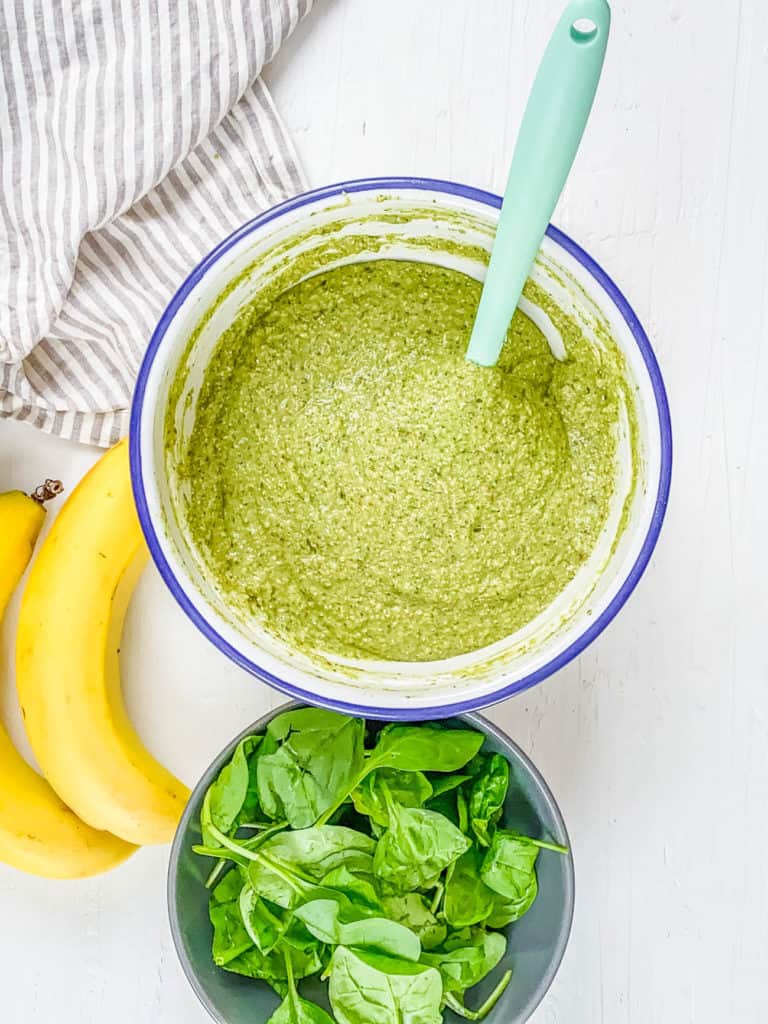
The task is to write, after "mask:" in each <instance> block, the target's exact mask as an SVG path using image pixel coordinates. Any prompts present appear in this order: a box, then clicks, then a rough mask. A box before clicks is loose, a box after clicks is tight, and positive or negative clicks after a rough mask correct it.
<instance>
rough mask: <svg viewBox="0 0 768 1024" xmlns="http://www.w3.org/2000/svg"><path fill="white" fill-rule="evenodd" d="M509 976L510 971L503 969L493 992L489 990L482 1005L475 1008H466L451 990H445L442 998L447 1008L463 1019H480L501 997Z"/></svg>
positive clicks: (486, 1014) (485, 1015)
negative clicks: (489, 992)
mask: <svg viewBox="0 0 768 1024" xmlns="http://www.w3.org/2000/svg"><path fill="white" fill-rule="evenodd" d="M511 977H512V971H511V970H510V971H505V972H504V974H502V976H501V978H500V980H499V983H498V985H497V986H496V988H495V989H494V990H493V992H491V994H490V995H489V996H488V998H487V999H486V1000H485V1002H484V1003H483V1005H482V1006H480V1007H478V1009H477V1010H470V1009H468V1008H467V1007H466V1006H465V1005H464V1004H463V1003H462V1002H461V1001H460V1000H459V999H457V998H456V996H455V995H453V993H452V992H446V994H445V995H444V996H443V1000H444V1002H445V1005H446V1006H447V1007H448V1009H449V1010H453V1012H454V1013H457V1014H458V1015H459V1016H460V1017H463V1018H464V1019H465V1020H482V1019H483V1018H484V1017H487V1016H488V1014H489V1013H490V1012H491V1010H492V1009H493V1008H494V1006H495V1005H496V1003H497V1002H498V1001H499V999H501V996H502V993H503V992H504V989H505V988H506V987H507V985H508V984H509V981H510V978H511Z"/></svg>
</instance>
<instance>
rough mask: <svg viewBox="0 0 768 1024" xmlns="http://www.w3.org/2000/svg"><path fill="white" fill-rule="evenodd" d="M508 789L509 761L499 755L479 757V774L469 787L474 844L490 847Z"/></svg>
mask: <svg viewBox="0 0 768 1024" xmlns="http://www.w3.org/2000/svg"><path fill="white" fill-rule="evenodd" d="M508 786H509V761H507V759H506V757H502V756H501V754H491V755H490V756H489V757H483V760H482V767H481V770H480V773H479V774H478V775H476V776H475V778H474V779H473V780H472V784H471V786H470V787H469V823H470V826H471V828H472V831H473V832H474V834H475V837H476V839H477V841H478V843H479V844H480V845H481V846H490V845H491V839H492V837H493V830H494V828H495V826H496V822H497V821H498V820H499V818H500V817H501V814H502V811H503V810H504V801H505V800H506V797H507V788H508Z"/></svg>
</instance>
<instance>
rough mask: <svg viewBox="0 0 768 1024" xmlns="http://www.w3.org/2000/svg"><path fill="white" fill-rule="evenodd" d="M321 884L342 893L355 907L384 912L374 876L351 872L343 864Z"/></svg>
mask: <svg viewBox="0 0 768 1024" xmlns="http://www.w3.org/2000/svg"><path fill="white" fill-rule="evenodd" d="M320 884H321V885H322V886H324V887H325V888H326V889H335V890H336V892H340V893H342V894H343V895H344V896H346V897H347V899H348V900H349V902H350V903H352V905H353V906H356V907H362V908H364V909H367V910H373V911H376V912H377V913H381V912H382V904H381V899H380V897H379V893H378V891H377V889H376V884H375V879H374V876H373V875H367V874H364V873H360V872H356V871H350V870H349V868H348V867H346V865H344V864H342V865H341V866H340V867H338V868H334V869H333V871H329V872H328V874H327V875H323V877H322V878H321V879H320ZM404 923H405V922H404Z"/></svg>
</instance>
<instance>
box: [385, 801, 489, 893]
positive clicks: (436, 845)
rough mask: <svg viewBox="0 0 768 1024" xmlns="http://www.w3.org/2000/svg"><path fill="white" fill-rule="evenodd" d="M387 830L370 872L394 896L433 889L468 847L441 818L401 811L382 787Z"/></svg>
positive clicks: (417, 809)
mask: <svg viewBox="0 0 768 1024" xmlns="http://www.w3.org/2000/svg"><path fill="white" fill-rule="evenodd" d="M384 795H385V799H386V801H387V810H388V813H389V828H388V829H387V831H386V832H385V833H384V835H383V836H382V837H381V839H380V840H379V841H378V843H377V845H376V853H375V855H374V858H373V871H374V874H375V875H377V876H378V877H379V878H380V879H381V880H382V881H383V882H385V883H386V884H387V886H388V887H389V889H390V890H391V891H392V892H393V893H394V894H403V893H406V892H413V890H414V889H421V888H427V887H429V886H431V885H434V884H435V883H436V882H437V880H438V878H439V876H440V873H441V872H442V871H443V869H444V868H446V867H448V865H449V864H452V863H453V862H454V861H455V860H458V858H459V857H460V856H461V855H462V853H463V852H464V851H465V850H466V849H467V848H468V847H469V845H470V842H469V839H467V837H466V836H465V835H463V834H462V833H461V832H460V831H459V830H458V829H457V828H456V826H455V825H452V824H451V822H450V821H448V819H447V818H444V817H443V816H442V814H437V813H436V812H435V811H428V810H425V809H424V808H420V807H401V806H400V805H399V804H396V803H395V802H394V801H393V800H392V798H391V797H390V796H389V791H388V789H387V787H386V784H385V785H384Z"/></svg>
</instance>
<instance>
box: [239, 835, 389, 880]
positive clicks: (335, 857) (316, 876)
mask: <svg viewBox="0 0 768 1024" xmlns="http://www.w3.org/2000/svg"><path fill="white" fill-rule="evenodd" d="M375 849H376V843H375V841H374V840H373V839H371V838H370V836H366V835H363V833H362V832H356V831H355V830H354V829H351V828H345V827H344V826H343V825H316V826H314V827H312V828H304V829H300V830H297V831H295V832H280V833H279V835H276V836H272V838H271V839H268V840H267V842H266V843H264V844H263V845H262V846H261V847H259V852H260V853H263V854H265V855H267V856H269V857H270V858H272V859H275V858H276V859H278V860H281V861H284V862H286V863H288V864H290V865H292V866H293V867H294V868H296V869H299V870H300V871H303V872H304V873H305V874H306V876H307V877H308V878H310V879H312V880H313V881H317V882H319V881H320V879H321V878H323V876H324V875H327V874H328V872H329V871H333V870H335V869H336V868H338V867H342V866H344V867H346V868H348V869H349V870H350V871H363V872H368V873H370V871H371V868H372V866H373V854H374V851H375Z"/></svg>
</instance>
